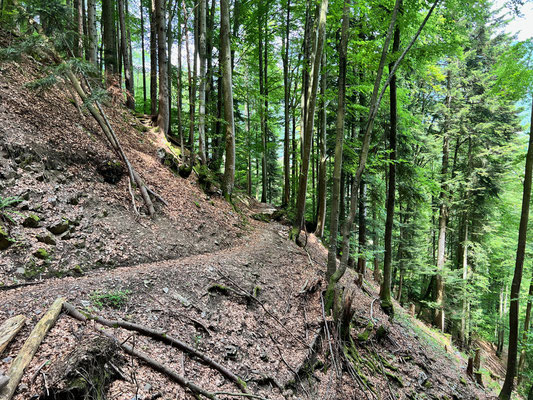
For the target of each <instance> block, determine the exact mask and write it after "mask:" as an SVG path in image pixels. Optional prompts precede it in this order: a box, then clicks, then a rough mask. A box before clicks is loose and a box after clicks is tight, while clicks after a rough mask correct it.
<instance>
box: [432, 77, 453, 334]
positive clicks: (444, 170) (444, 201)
mask: <svg viewBox="0 0 533 400" xmlns="http://www.w3.org/2000/svg"><path fill="white" fill-rule="evenodd" d="M451 80H452V73H451V71H448V77H447V83H446V86H447V94H446V115H445V121H444V129H443V137H442V166H441V191H440V195H439V202H440V209H439V239H438V244H437V274H436V276H435V296H434V299H433V300H434V301H435V304H436V308H435V314H434V320H433V322H434V324H435V325H436V327H437V328H438V329H440V330H441V331H442V332H444V280H443V277H442V273H443V268H444V264H445V262H446V229H447V223H448V184H447V181H448V159H449V147H450V145H449V142H450V137H449V130H450V117H451V101H452V98H451Z"/></svg>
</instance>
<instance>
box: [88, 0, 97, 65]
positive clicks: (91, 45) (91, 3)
mask: <svg viewBox="0 0 533 400" xmlns="http://www.w3.org/2000/svg"><path fill="white" fill-rule="evenodd" d="M87 31H88V32H87V33H88V48H87V55H88V57H87V59H88V60H89V62H90V63H92V64H94V65H97V61H98V60H97V46H98V37H97V31H96V0H87Z"/></svg>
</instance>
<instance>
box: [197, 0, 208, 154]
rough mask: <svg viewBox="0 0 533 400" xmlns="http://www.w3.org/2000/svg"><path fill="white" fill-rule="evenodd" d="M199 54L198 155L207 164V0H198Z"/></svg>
mask: <svg viewBox="0 0 533 400" xmlns="http://www.w3.org/2000/svg"><path fill="white" fill-rule="evenodd" d="M198 36H199V37H198V56H199V60H200V76H199V81H200V85H199V88H198V90H199V93H198V156H199V157H200V162H201V163H202V164H206V162H207V159H206V153H205V87H206V67H207V65H206V61H207V60H206V0H198Z"/></svg>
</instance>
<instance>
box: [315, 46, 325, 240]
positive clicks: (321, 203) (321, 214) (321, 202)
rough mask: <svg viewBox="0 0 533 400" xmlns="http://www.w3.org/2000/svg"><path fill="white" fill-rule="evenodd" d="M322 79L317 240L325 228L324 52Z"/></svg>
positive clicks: (322, 234)
mask: <svg viewBox="0 0 533 400" xmlns="http://www.w3.org/2000/svg"><path fill="white" fill-rule="evenodd" d="M322 64H323V65H322V78H321V82H320V97H321V107H320V136H319V149H320V160H319V164H318V210H317V219H316V231H315V235H316V236H317V237H319V238H321V237H322V236H324V228H325V226H326V195H327V186H326V172H327V171H326V137H327V135H326V84H327V83H326V81H327V72H326V53H325V52H324V56H323V60H322Z"/></svg>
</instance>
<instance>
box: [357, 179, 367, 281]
mask: <svg viewBox="0 0 533 400" xmlns="http://www.w3.org/2000/svg"><path fill="white" fill-rule="evenodd" d="M365 197H366V185H365V182H361V188H360V193H359V257H358V259H357V272H358V273H359V274H360V276H361V282H363V279H364V277H365V275H366V255H365V251H366V205H365Z"/></svg>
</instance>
